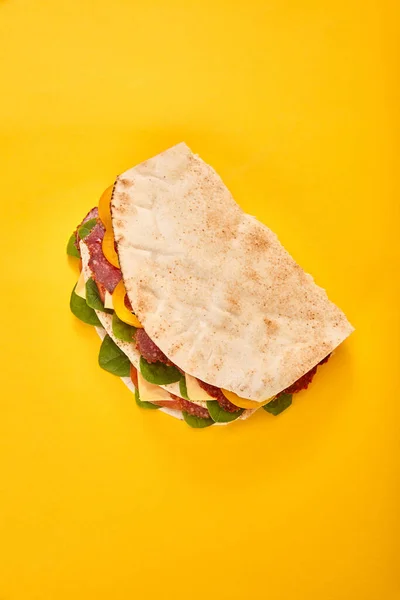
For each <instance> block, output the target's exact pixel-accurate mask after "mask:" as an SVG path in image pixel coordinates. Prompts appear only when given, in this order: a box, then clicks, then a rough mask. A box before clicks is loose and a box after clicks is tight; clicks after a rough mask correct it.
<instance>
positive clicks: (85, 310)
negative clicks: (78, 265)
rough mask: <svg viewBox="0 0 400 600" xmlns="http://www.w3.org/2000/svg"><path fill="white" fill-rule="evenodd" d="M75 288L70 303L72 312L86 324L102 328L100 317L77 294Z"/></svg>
mask: <svg viewBox="0 0 400 600" xmlns="http://www.w3.org/2000/svg"><path fill="white" fill-rule="evenodd" d="M75 288H76V285H75V287H74V289H73V290H72V294H71V299H70V301H69V307H70V309H71V312H72V313H73V314H74V315H75V316H76V317H78V319H80V320H81V321H83V322H84V323H87V324H88V325H95V326H96V327H102V324H101V323H100V321H99V318H98V316H97V315H96V313H95V312H94V310H93V308H90V306H88V305H87V304H86V300H85V299H84V298H81V297H80V296H78V295H77V294H75Z"/></svg>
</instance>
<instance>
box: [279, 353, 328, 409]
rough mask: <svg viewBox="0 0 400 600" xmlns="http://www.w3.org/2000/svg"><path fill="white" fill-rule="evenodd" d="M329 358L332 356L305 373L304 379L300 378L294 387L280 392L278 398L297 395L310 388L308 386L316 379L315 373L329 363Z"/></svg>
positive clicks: (326, 357)
mask: <svg viewBox="0 0 400 600" xmlns="http://www.w3.org/2000/svg"><path fill="white" fill-rule="evenodd" d="M329 357H330V354H328V356H325V358H323V359H322V360H321V362H320V363H318V364H317V365H315V367H313V368H312V369H311V371H308V373H305V375H303V376H302V377H300V379H298V380H297V381H295V382H294V383H292V385H290V386H289V387H288V388H286V390H283V392H280V394H278V395H277V398H279V396H282V394H296V393H297V392H301V390H306V389H307V388H308V386H309V385H310V383H311V382H312V380H313V379H314V376H315V373H316V372H317V369H318V367H319V366H320V365H323V364H324V363H326V362H328V360H329Z"/></svg>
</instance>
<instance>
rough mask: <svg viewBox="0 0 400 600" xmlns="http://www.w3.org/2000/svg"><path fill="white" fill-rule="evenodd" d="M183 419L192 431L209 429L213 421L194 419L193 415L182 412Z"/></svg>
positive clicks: (200, 418)
mask: <svg viewBox="0 0 400 600" xmlns="http://www.w3.org/2000/svg"><path fill="white" fill-rule="evenodd" d="M182 415H183V418H184V419H185V421H186V423H187V424H188V425H189V426H190V427H193V428H194V429H202V428H203V427H210V425H214V421H213V420H212V419H203V418H202V417H194V416H193V415H189V413H187V412H186V411H184V410H183V411H182Z"/></svg>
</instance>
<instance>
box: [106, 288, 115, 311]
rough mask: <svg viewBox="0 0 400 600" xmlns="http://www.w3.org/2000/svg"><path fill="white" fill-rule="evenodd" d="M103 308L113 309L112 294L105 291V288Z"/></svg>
mask: <svg viewBox="0 0 400 600" xmlns="http://www.w3.org/2000/svg"><path fill="white" fill-rule="evenodd" d="M104 308H111V309H114V305H113V301H112V295H111V294H110V292H107V290H106V293H105V298H104Z"/></svg>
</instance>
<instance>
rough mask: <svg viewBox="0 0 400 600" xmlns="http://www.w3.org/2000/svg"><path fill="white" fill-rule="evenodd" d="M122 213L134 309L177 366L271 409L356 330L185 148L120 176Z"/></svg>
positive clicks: (119, 227) (118, 219)
mask: <svg viewBox="0 0 400 600" xmlns="http://www.w3.org/2000/svg"><path fill="white" fill-rule="evenodd" d="M111 211H112V224H113V229H114V235H115V241H116V244H117V249H118V254H119V260H120V264H121V270H122V275H123V279H124V283H125V287H126V290H127V294H128V297H129V300H130V302H131V304H132V307H133V310H134V312H135V313H136V314H137V316H138V318H139V319H140V321H141V322H142V324H143V326H144V328H145V330H146V332H147V333H148V335H149V336H150V338H151V339H152V340H153V341H154V342H155V343H156V344H157V345H158V346H159V348H160V349H161V350H162V351H163V352H164V353H165V354H166V355H167V357H168V358H169V359H170V360H171V361H173V362H174V363H175V364H176V365H177V366H178V367H180V368H181V369H183V370H184V371H185V372H186V373H189V374H190V375H193V376H194V377H197V378H199V379H201V380H202V381H205V382H207V383H210V384H212V385H214V386H217V387H220V388H223V389H226V390H229V391H232V392H234V393H236V394H238V395H239V396H241V397H244V398H248V399H251V400H257V401H261V400H265V399H267V398H270V397H272V396H274V395H275V394H277V393H279V392H281V391H282V390H284V389H286V388H287V387H288V386H290V385H291V384H293V383H294V382H295V381H297V380H298V379H299V378H300V377H301V376H302V375H304V374H305V373H307V372H308V371H309V370H310V369H312V367H314V366H315V365H316V364H317V363H319V362H320V361H321V360H322V359H323V358H324V357H325V356H327V355H328V354H329V353H330V352H332V351H333V350H334V349H335V348H336V347H337V346H338V345H339V344H340V343H341V342H342V341H343V340H344V339H345V338H346V337H347V336H348V335H349V334H350V333H351V332H352V331H353V327H352V326H351V325H350V323H349V322H348V321H347V319H346V317H345V315H344V314H343V312H342V311H341V310H340V309H339V308H338V307H337V306H335V304H333V303H332V302H330V301H329V299H328V297H327V295H326V292H325V291H324V290H323V289H322V288H320V287H319V286H317V285H316V284H315V283H314V280H313V278H312V277H311V275H309V274H307V273H305V272H304V271H303V269H302V268H301V267H300V266H299V265H298V264H297V263H296V262H295V260H294V259H293V258H292V257H291V256H290V254H289V253H288V252H287V251H286V250H285V249H284V248H283V246H282V245H281V244H280V242H279V240H278V238H277V237H276V235H275V234H274V233H273V232H272V231H271V230H270V229H268V227H266V226H265V225H263V224H262V223H260V222H259V221H257V219H255V218H254V217H252V216H250V215H248V214H246V213H244V212H243V210H242V209H241V208H240V207H239V206H238V204H236V202H235V201H234V200H233V198H232V195H231V193H230V192H229V190H228V189H227V187H226V186H225V185H224V183H223V182H222V180H221V178H220V177H219V176H218V175H217V174H216V172H215V171H214V170H213V169H212V168H211V167H210V166H209V165H207V164H206V163H205V162H204V161H202V160H201V158H199V157H198V156H196V155H194V154H193V153H192V152H191V150H190V149H189V148H188V147H187V146H186V145H185V144H184V143H182V144H178V145H177V146H174V147H173V148H170V149H169V150H166V151H165V152H163V153H162V154H159V155H158V156H155V157H154V158H151V159H150V160H147V161H145V162H143V163H141V164H140V165H138V166H136V167H134V168H132V169H130V170H128V171H126V173H124V174H123V175H121V176H119V177H118V179H117V181H116V183H115V186H114V191H113V197H112V202H111Z"/></svg>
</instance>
